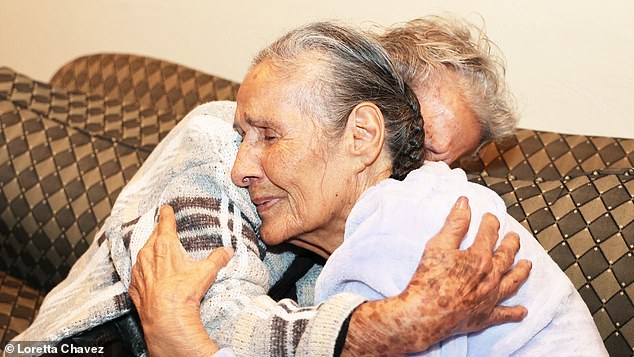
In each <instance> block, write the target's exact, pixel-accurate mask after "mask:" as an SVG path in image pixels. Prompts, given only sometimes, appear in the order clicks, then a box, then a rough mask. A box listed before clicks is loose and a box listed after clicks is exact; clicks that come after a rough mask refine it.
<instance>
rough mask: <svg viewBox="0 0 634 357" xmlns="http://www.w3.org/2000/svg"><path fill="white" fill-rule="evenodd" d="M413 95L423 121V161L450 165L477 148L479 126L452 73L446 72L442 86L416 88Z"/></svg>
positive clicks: (479, 132) (480, 133)
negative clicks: (424, 158) (424, 150)
mask: <svg viewBox="0 0 634 357" xmlns="http://www.w3.org/2000/svg"><path fill="white" fill-rule="evenodd" d="M414 92H415V93H416V96H417V97H418V100H419V101H420V103H421V114H422V115H423V119H424V121H425V149H427V158H426V159H427V160H431V161H444V162H446V163H447V164H449V165H451V164H452V163H453V162H455V161H456V160H458V159H459V158H460V157H462V156H464V155H466V154H469V153H471V152H473V151H474V150H475V149H476V148H477V147H478V145H479V144H480V137H481V135H482V130H481V128H480V123H479V122H478V119H477V118H476V116H475V114H474V113H473V111H472V110H471V107H470V106H469V105H468V103H467V101H466V100H465V98H464V96H463V95H462V89H461V88H460V87H459V85H458V78H457V75H456V74H455V73H454V72H448V75H447V77H446V78H445V79H443V81H442V83H440V84H436V85H435V86H432V87H431V88H430V87H425V86H424V85H419V86H418V88H414Z"/></svg>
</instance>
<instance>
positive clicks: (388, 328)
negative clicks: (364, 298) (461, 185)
mask: <svg viewBox="0 0 634 357" xmlns="http://www.w3.org/2000/svg"><path fill="white" fill-rule="evenodd" d="M470 220H471V210H470V208H469V204H468V201H467V199H466V198H465V197H461V198H460V199H458V201H457V202H456V205H454V207H453V208H452V210H451V212H450V213H449V216H448V217H447V220H446V221H445V225H444V226H443V228H442V230H441V231H440V232H439V233H438V234H437V235H436V236H435V237H434V238H432V239H431V240H430V241H429V242H428V243H427V246H426V248H425V251H424V253H423V257H422V259H421V262H420V264H419V266H418V269H417V271H416V273H415V274H414V276H413V277H412V279H411V281H410V283H409V285H408V286H407V288H406V289H405V290H404V291H403V292H402V293H401V294H400V295H398V296H396V297H393V298H388V299H384V300H378V301H373V302H367V303H364V304H362V305H360V306H359V307H358V308H357V310H355V312H354V313H353V314H352V318H351V320H350V327H349V329H348V336H347V338H346V344H345V346H344V351H343V352H344V354H348V355H386V354H387V355H390V354H404V353H411V352H420V351H424V350H426V349H427V348H428V347H430V346H432V345H433V344H435V343H437V342H439V341H441V340H443V339H446V338H448V337H451V336H454V335H458V334H463V333H468V332H474V331H480V330H483V329H485V328H487V327H489V326H492V325H496V324H500V323H505V322H516V321H521V320H522V319H523V318H524V317H525V316H526V313H527V311H526V309H525V308H524V307H522V306H512V307H505V306H499V304H500V303H501V302H502V301H504V300H505V299H507V298H508V297H509V296H511V295H513V294H514V293H515V292H516V291H517V290H518V289H519V288H520V286H521V285H522V284H523V283H524V281H526V279H527V278H528V274H529V272H530V269H531V263H530V262H529V261H527V260H522V261H520V262H518V263H517V265H516V266H515V267H513V268H512V269H511V266H512V265H513V261H514V259H515V255H516V254H517V252H518V250H519V247H520V242H519V237H518V235H517V234H515V233H509V234H507V235H506V236H505V237H504V239H503V240H502V243H501V244H500V246H499V247H498V248H497V249H496V250H495V251H494V248H495V244H496V242H497V239H498V230H499V226H500V223H499V221H498V220H497V218H496V217H495V216H493V215H491V214H485V216H484V217H483V219H482V222H481V224H480V228H479V230H478V233H477V235H476V238H475V241H474V243H473V244H472V245H471V246H470V247H469V248H468V249H466V250H459V246H460V243H461V242H462V239H463V238H464V236H465V234H466V233H467V230H468V229H469V222H470Z"/></svg>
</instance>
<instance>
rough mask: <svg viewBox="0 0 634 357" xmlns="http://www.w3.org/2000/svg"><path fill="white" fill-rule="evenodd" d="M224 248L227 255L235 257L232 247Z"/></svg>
mask: <svg viewBox="0 0 634 357" xmlns="http://www.w3.org/2000/svg"><path fill="white" fill-rule="evenodd" d="M223 248H224V250H225V252H227V254H228V255H229V256H230V257H233V248H231V247H223Z"/></svg>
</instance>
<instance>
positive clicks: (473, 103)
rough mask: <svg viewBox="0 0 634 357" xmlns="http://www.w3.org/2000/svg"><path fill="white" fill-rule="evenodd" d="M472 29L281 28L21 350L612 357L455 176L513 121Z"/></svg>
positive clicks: (136, 185)
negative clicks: (34, 344) (82, 347)
mask: <svg viewBox="0 0 634 357" xmlns="http://www.w3.org/2000/svg"><path fill="white" fill-rule="evenodd" d="M471 36H472V33H471V29H470V28H469V27H468V26H467V25H465V24H463V23H462V22H459V21H457V20H449V19H443V18H436V17H430V18H425V19H419V20H414V21H412V22H409V23H407V24H405V25H403V26H400V27H396V28H393V29H390V30H388V31H387V32H386V33H385V34H382V35H380V36H378V35H373V34H368V33H364V32H360V31H357V30H354V29H351V28H348V27H345V26H340V25H337V24H333V23H328V22H321V23H315V24H310V25H307V26H304V27H301V28H298V29H295V30H293V31H291V32H289V33H288V34H286V35H284V36H283V37H282V38H280V39H279V40H277V41H276V42H274V43H273V44H272V45H270V46H269V47H268V48H266V49H264V50H263V51H262V52H261V53H260V54H259V55H258V56H256V58H255V59H254V61H253V65H252V67H251V69H250V70H249V72H248V74H247V76H246V77H245V79H244V81H243V83H242V85H241V87H240V90H239V93H238V98H237V103H230V102H217V103H208V104H205V105H202V106H200V107H198V108H196V109H195V110H194V111H192V112H191V113H190V114H189V115H187V117H186V118H184V119H183V120H182V121H181V122H180V123H179V125H178V126H177V127H176V128H174V129H173V130H172V131H171V132H170V134H169V135H168V136H167V137H166V138H165V139H164V141H162V142H161V144H159V146H157V148H156V149H155V150H154V151H153V152H152V154H151V156H150V157H149V158H148V160H147V161H146V162H145V163H144V165H143V167H142V168H141V169H140V170H139V171H138V172H137V174H136V176H135V177H134V179H133V180H132V181H131V182H130V183H129V185H128V186H127V187H126V188H125V189H124V190H123V192H122V193H121V194H120V196H119V198H118V200H117V203H116V204H115V207H114V208H113V210H112V213H111V216H110V217H109V219H108V221H107V223H106V224H105V226H104V227H102V228H101V230H100V231H99V233H98V236H97V238H96V239H95V241H94V243H93V244H92V245H91V247H90V249H89V250H88V251H87V252H86V253H85V254H84V256H82V258H81V259H80V260H79V261H78V262H77V264H76V265H75V266H74V267H73V269H72V270H71V272H70V273H69V276H68V278H67V279H66V280H65V281H63V282H62V283H60V285H59V286H57V287H56V288H55V289H54V290H53V291H51V293H50V294H49V296H47V298H46V300H45V301H44V303H43V305H42V307H41V311H40V314H39V315H38V317H37V319H36V320H35V321H34V323H33V325H32V326H31V327H29V329H27V330H26V331H25V332H24V333H23V334H21V335H19V336H17V337H16V340H30V341H34V340H40V341H41V340H46V341H62V342H63V341H69V340H70V341H74V342H75V343H81V341H87V342H86V343H87V344H90V343H94V341H99V342H100V343H105V344H108V345H109V347H107V348H113V349H115V350H117V351H122V352H121V353H125V354H128V355H144V354H148V353H149V354H150V355H153V356H154V355H156V356H176V355H195V356H198V355H200V356H211V355H214V354H215V355H217V356H224V355H227V356H231V355H238V356H242V355H252V356H264V355H267V356H268V355H271V356H284V355H302V356H332V355H352V356H368V355H404V354H421V355H430V356H432V355H433V356H436V355H437V356H441V355H444V356H467V355H468V356H508V355H514V356H535V355H569V356H584V355H587V356H602V355H607V352H606V351H605V348H604V345H603V343H602V341H601V338H600V336H599V334H598V332H597V330H596V326H595V324H594V322H593V320H592V317H591V315H590V313H589V311H588V309H587V307H586V305H585V304H584V303H583V301H582V300H581V297H580V296H579V294H578V293H577V291H576V290H575V288H574V287H573V285H572V284H571V283H570V281H569V280H568V278H567V277H566V276H565V274H564V273H563V272H562V271H561V270H560V269H559V268H558V267H557V265H556V264H555V263H554V262H553V261H552V260H551V259H550V257H549V256H548V255H547V254H546V252H545V251H544V250H543V248H542V247H541V246H540V245H539V243H538V242H537V241H536V240H535V238H534V237H533V236H532V235H531V234H530V232H528V231H527V230H526V229H524V228H523V227H522V226H521V225H520V224H519V223H517V221H515V220H514V219H513V218H511V217H510V216H509V215H508V214H507V213H506V206H505V205H504V202H503V201H502V200H501V198H500V197H498V196H497V195H496V194H495V193H494V192H492V191H490V190H488V189H486V188H484V187H481V186H478V185H476V184H472V183H469V182H468V181H467V178H466V175H465V173H464V172H463V171H462V170H460V169H451V168H450V167H449V166H448V164H451V163H453V162H455V161H456V160H457V159H458V158H459V157H461V156H462V155H464V154H466V153H469V152H471V151H473V150H475V149H476V148H477V146H478V145H480V143H481V142H483V141H484V140H487V139H489V138H492V137H499V136H503V135H506V134H508V133H509V132H510V131H511V130H512V129H513V128H514V126H515V122H516V120H515V117H514V115H513V113H512V110H511V108H510V106H509V104H508V101H507V98H506V90H505V86H504V83H503V82H502V80H501V78H500V77H501V76H502V72H503V68H502V67H501V65H500V64H499V63H498V62H496V61H495V60H494V59H493V58H492V57H490V56H489V52H488V50H489V49H488V46H489V44H488V42H486V40H485V38H481V39H480V41H479V42H478V41H477V40H474V39H472V37H471ZM157 220H158V224H157ZM500 237H503V238H502V239H498V238H500ZM223 246H224V248H223ZM320 260H323V261H325V264H324V265H323V268H322V266H321V265H320V264H313V262H315V261H320ZM307 261H309V263H306V262H307ZM529 272H530V275H529ZM272 297H273V298H272ZM62 311H63V312H64V313H63V316H60V315H61V314H62ZM136 313H138V316H137V315H136ZM139 321H140V325H139V324H138V322H139ZM570 326H574V329H571V328H570ZM60 343H61V342H60Z"/></svg>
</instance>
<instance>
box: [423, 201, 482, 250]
mask: <svg viewBox="0 0 634 357" xmlns="http://www.w3.org/2000/svg"><path fill="white" fill-rule="evenodd" d="M470 222H471V208H470V207H469V199H468V198H467V197H465V196H460V197H459V198H458V200H457V201H456V203H455V204H454V205H453V207H452V208H451V211H449V215H448V216H447V219H446V220H445V224H444V225H443V227H442V229H441V230H440V232H438V234H436V235H435V236H434V237H433V238H432V239H430V240H429V242H427V248H443V249H457V248H459V247H460V243H462V240H463V239H464V237H465V235H466V234H467V231H468V230H469V223H470Z"/></svg>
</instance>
